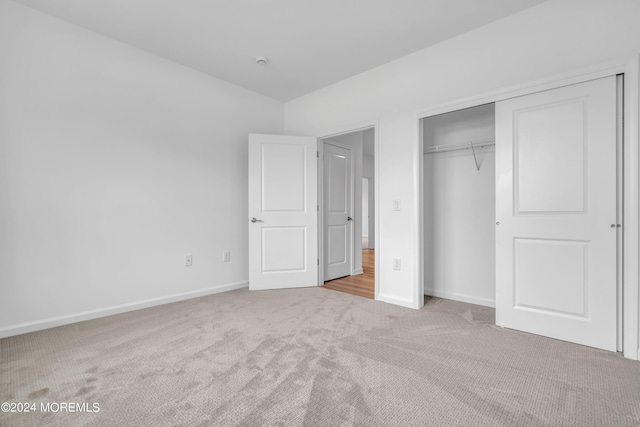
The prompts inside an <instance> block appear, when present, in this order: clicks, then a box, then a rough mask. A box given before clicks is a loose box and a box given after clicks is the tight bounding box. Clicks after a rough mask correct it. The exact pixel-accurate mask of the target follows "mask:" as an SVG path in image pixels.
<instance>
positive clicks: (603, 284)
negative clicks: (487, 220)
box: [496, 76, 620, 351]
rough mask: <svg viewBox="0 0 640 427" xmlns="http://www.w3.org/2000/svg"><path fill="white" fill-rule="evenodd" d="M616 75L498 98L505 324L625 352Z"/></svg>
mask: <svg viewBox="0 0 640 427" xmlns="http://www.w3.org/2000/svg"><path fill="white" fill-rule="evenodd" d="M616 218H617V215H616V79H615V77H613V76H612V77H607V78H603V79H598V80H593V81H590V82H586V83H581V84H576V85H571V86H566V87H563V88H559V89H554V90H549V91H545V92H539V93H536V94H532V95H527V96H522V97H518V98H514V99H510V100H506V101H502V102H498V103H497V104H496V324H498V325H500V326H504V327H507V328H512V329H517V330H521V331H526V332H531V333H534V334H539V335H544V336H547V337H552V338H557V339H561V340H565V341H570V342H574V343H578V344H584V345H588V346H592V347H598V348H602V349H605V350H610V351H615V350H616V239H617V234H618V233H619V232H620V230H619V228H618V227H617V225H616Z"/></svg>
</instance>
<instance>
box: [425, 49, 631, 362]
mask: <svg viewBox="0 0 640 427" xmlns="http://www.w3.org/2000/svg"><path fill="white" fill-rule="evenodd" d="M639 60H640V55H633V56H632V57H626V58H620V59H617V60H614V61H608V62H604V63H599V64H596V65H592V66H589V67H583V68H580V69H576V70H573V71H570V72H566V73H563V74H559V75H556V76H552V77H550V78H547V79H543V80H538V81H534V82H530V83H527V84H523V85H519V86H515V87H511V88H506V89H503V90H499V91H496V92H492V93H487V94H483V95H479V96H475V97H470V98H467V99H462V100H458V101H454V102H451V103H447V104H441V105H436V106H433V107H431V108H427V109H423V110H421V111H419V112H418V113H417V115H416V122H415V123H416V126H418V135H419V138H418V143H417V147H416V148H417V153H416V154H417V156H418V159H417V163H418V168H417V171H416V176H415V179H416V181H417V189H418V195H417V196H418V197H417V200H418V212H419V214H418V221H417V222H418V233H417V242H416V244H417V245H418V247H419V262H418V265H419V275H418V277H419V283H418V284H417V288H418V289H417V291H418V292H419V295H423V294H424V200H423V199H424V196H423V191H424V188H423V187H424V182H423V177H424V174H423V168H424V164H423V153H424V141H423V138H422V137H423V135H422V126H421V120H422V119H423V118H426V117H430V116H435V115H438V114H444V113H449V112H452V111H456V110H462V109H465V108H469V107H475V106H478V105H483V104H488V103H495V102H499V101H502V100H505V99H509V98H515V97H518V96H522V95H528V94H532V93H536V92H542V91H545V90H549V89H555V88H559V87H563V86H568V85H571V84H576V83H582V82H586V81H589V80H595V79H598V78H601V77H609V76H615V75H618V74H624V75H625V79H624V89H623V95H624V102H623V104H624V105H623V106H624V114H623V120H624V124H625V126H624V130H623V144H622V146H623V151H624V158H623V164H622V165H621V167H622V204H623V212H622V215H623V218H624V222H623V223H622V224H623V227H622V240H623V244H622V246H623V247H622V254H621V255H622V260H623V261H622V294H623V296H622V325H619V327H621V328H622V351H623V354H624V357H626V358H629V359H634V360H638V355H639V354H640V349H639V348H638V344H639V337H638V332H639V331H638V328H639V327H640V317H639V309H640V307H639V305H640V301H639V295H640V283H639V278H640V276H639V269H638V259H639V243H640V239H639V236H638V231H639V219H640V215H639V204H638V203H639V196H640V194H639V190H640V185H639V184H640V183H639V182H638V178H639V169H640V160H639V154H640V151H639V128H638V122H639V119H638V113H639V109H638V108H639V105H638V99H639V98H640V94H639V93H638V92H639V81H638V80H639V77H640V71H639V70H640V61H639ZM625 260H629V261H625Z"/></svg>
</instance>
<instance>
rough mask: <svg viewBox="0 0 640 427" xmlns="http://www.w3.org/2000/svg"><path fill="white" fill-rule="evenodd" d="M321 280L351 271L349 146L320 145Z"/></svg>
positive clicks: (351, 216)
mask: <svg viewBox="0 0 640 427" xmlns="http://www.w3.org/2000/svg"><path fill="white" fill-rule="evenodd" d="M323 176H324V186H323V191H324V259H325V262H324V264H325V268H324V280H325V281H327V280H333V279H337V278H338V277H344V276H349V275H350V274H351V257H352V249H351V248H352V236H353V212H352V205H353V203H352V192H351V181H352V177H351V150H349V149H347V148H345V147H340V146H338V145H333V144H330V143H325V145H324V170H323Z"/></svg>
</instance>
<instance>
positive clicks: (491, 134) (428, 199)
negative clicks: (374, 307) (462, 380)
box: [420, 103, 496, 307]
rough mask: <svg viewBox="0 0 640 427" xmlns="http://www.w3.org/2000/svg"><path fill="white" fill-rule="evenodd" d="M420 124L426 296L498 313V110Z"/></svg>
mask: <svg viewBox="0 0 640 427" xmlns="http://www.w3.org/2000/svg"><path fill="white" fill-rule="evenodd" d="M420 125H421V131H422V138H423V146H424V153H423V156H424V158H423V179H424V182H423V184H424V185H423V188H424V199H423V200H424V294H425V295H428V296H434V297H440V298H446V299H452V300H457V301H462V302H467V303H472V304H478V305H484V306H488V307H495V295H496V285H495V283H496V272H495V264H496V262H495V261H496V255H495V248H496V244H495V201H496V199H495V188H496V187H495V149H494V144H495V104H494V103H490V104H484V105H480V106H476V107H471V108H466V109H463V110H458V111H453V112H449V113H445V114H439V115H436V116H430V117H425V118H423V119H422V120H421V123H420Z"/></svg>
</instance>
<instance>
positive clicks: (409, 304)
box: [376, 294, 417, 309]
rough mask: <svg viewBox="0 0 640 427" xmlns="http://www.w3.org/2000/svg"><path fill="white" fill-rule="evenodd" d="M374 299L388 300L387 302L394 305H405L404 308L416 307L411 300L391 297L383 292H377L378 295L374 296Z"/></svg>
mask: <svg viewBox="0 0 640 427" xmlns="http://www.w3.org/2000/svg"><path fill="white" fill-rule="evenodd" d="M376 300H377V301H382V302H388V303H389V304H395V305H399V306H401V307H406V308H413V309H415V308H417V307H415V306H414V304H413V301H411V300H409V299H402V298H396V297H392V296H389V295H385V294H378V297H377V298H376Z"/></svg>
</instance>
